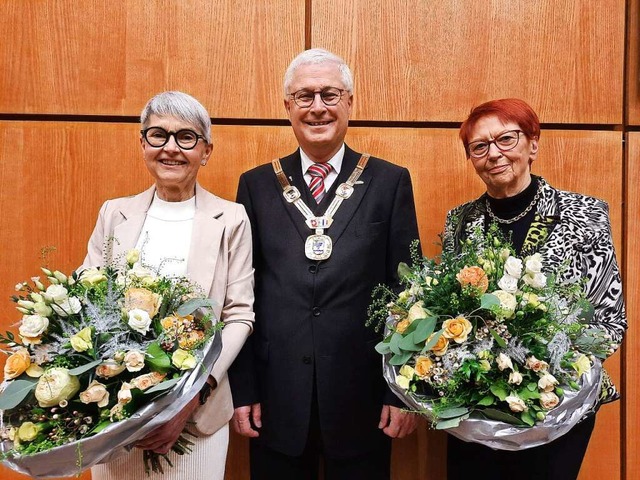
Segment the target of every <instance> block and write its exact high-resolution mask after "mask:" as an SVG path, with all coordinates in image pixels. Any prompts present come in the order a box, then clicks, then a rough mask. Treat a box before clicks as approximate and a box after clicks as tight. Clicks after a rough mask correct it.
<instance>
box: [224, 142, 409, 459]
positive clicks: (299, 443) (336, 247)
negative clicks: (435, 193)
mask: <svg viewBox="0 0 640 480" xmlns="http://www.w3.org/2000/svg"><path fill="white" fill-rule="evenodd" d="M359 159H360V154H358V153H356V152H354V151H353V150H351V149H349V148H348V147H347V148H346V151H345V156H344V160H343V164H342V169H341V172H340V174H339V176H338V178H337V180H336V181H335V182H334V184H333V186H332V188H331V190H330V191H329V194H328V195H325V197H324V199H323V201H322V203H321V204H320V205H318V206H317V207H318V208H316V209H315V211H316V214H320V213H321V212H322V213H323V212H324V211H325V210H326V208H327V207H328V205H329V203H330V202H331V200H332V199H333V197H334V195H333V192H334V191H335V189H336V187H337V186H338V185H339V184H340V183H342V182H345V181H346V180H347V178H348V177H349V175H350V174H351V172H352V171H353V170H354V168H355V166H356V164H357V163H358V160H359ZM281 163H282V168H283V170H284V172H285V174H286V175H287V177H289V178H290V182H291V184H292V185H295V186H296V187H298V189H299V190H300V192H301V194H302V198H303V199H304V201H305V203H306V204H307V205H308V206H309V207H310V208H311V209H312V210H313V209H314V207H315V201H314V200H313V197H312V196H311V194H310V192H309V189H308V187H307V186H306V183H305V181H304V178H303V175H302V170H301V160H300V153H299V151H296V152H295V153H293V154H292V155H289V156H288V157H285V158H283V159H282V160H281ZM360 180H361V181H362V184H358V185H356V186H355V191H354V193H353V195H352V196H351V198H349V199H348V200H345V201H344V202H343V203H342V206H341V207H340V209H339V210H338V212H337V214H336V215H335V220H334V223H333V225H332V226H331V227H330V228H329V229H328V230H326V231H325V234H328V235H329V236H330V237H331V238H332V240H333V253H332V254H331V257H330V258H329V259H328V260H325V261H312V260H309V259H307V258H306V257H305V254H304V242H305V240H306V238H307V236H309V235H310V234H312V233H313V232H312V231H311V230H310V229H309V228H308V227H307V226H306V225H305V223H304V217H303V216H302V214H301V213H300V212H299V211H298V210H297V208H295V207H294V206H293V205H292V204H288V203H286V201H285V199H284V198H283V196H282V188H281V187H280V185H279V183H278V181H277V178H276V176H275V174H274V172H273V169H272V167H271V164H266V165H262V166H260V167H257V168H255V169H253V170H251V171H249V172H246V173H245V174H243V175H242V176H241V178H240V184H239V187H238V198H237V201H238V202H239V203H241V204H243V205H244V206H245V208H246V210H247V214H248V215H249V219H250V221H251V224H252V232H253V240H254V267H255V275H256V291H255V293H256V301H255V312H256V323H255V331H254V334H253V335H252V336H251V337H250V338H249V341H248V342H247V343H246V344H245V347H244V348H243V350H242V351H241V353H240V355H239V357H238V358H237V360H236V362H235V363H234V365H233V366H232V368H231V370H230V381H231V387H232V394H233V398H234V405H235V406H236V407H238V406H243V405H249V404H251V403H257V402H260V403H261V404H262V429H261V432H260V441H261V442H262V443H263V444H265V445H267V446H268V447H269V448H272V449H274V450H277V451H280V452H282V453H284V454H287V455H293V456H297V455H300V454H301V453H302V450H303V448H304V445H305V442H306V439H307V434H308V428H309V418H310V411H311V405H312V398H313V392H314V378H315V391H316V393H317V402H318V410H319V419H320V429H321V431H322V436H323V442H324V447H325V451H326V452H327V454H329V455H331V456H333V457H349V456H355V455H360V454H362V453H364V452H366V451H368V450H371V449H372V448H377V447H379V446H380V442H383V441H384V436H383V433H382V432H381V431H380V430H379V429H378V422H379V418H380V411H381V408H382V405H383V403H385V404H389V403H392V404H395V405H401V404H399V403H397V402H396V401H395V400H396V399H395V398H394V397H393V395H392V394H391V393H390V392H389V390H388V389H387V387H386V385H385V382H384V380H383V377H382V360H381V357H380V355H379V354H378V353H376V352H375V350H374V346H375V344H376V343H377V342H378V341H379V340H380V334H377V333H376V332H375V331H374V330H373V328H371V327H366V326H365V321H366V318H367V306H368V305H369V303H370V301H371V291H372V289H373V287H374V286H375V285H377V284H379V283H387V284H396V283H397V274H396V271H397V267H398V263H399V262H402V261H404V262H407V261H409V244H410V243H411V241H412V240H414V239H417V238H418V227H417V222H416V213H415V206H414V201H413V191H412V188H411V179H410V177H409V172H408V170H407V169H405V168H401V167H398V166H396V165H393V164H390V163H388V162H386V161H384V160H380V159H378V158H373V157H372V158H371V159H370V160H369V163H368V165H367V167H366V169H365V170H364V172H363V173H362V175H361V177H360ZM314 373H315V377H314Z"/></svg>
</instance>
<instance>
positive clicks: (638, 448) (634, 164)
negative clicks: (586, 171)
mask: <svg viewBox="0 0 640 480" xmlns="http://www.w3.org/2000/svg"><path fill="white" fill-rule="evenodd" d="M627 145H628V146H629V151H628V157H627V159H628V160H627V192H626V202H627V236H626V242H627V244H626V271H625V274H626V275H625V285H624V286H625V292H626V299H627V315H628V316H629V319H630V322H629V325H630V326H631V328H629V331H628V333H627V338H626V340H625V345H624V347H623V350H624V365H625V376H624V379H625V389H624V394H625V395H624V397H623V401H624V407H625V417H626V421H625V429H624V439H625V456H624V459H623V460H624V461H625V466H626V478H627V479H628V480H633V479H636V478H640V400H638V399H639V398H640V377H639V376H638V367H639V366H640V333H639V332H638V328H637V319H638V315H640V298H638V292H640V214H638V212H640V132H632V133H629V135H628V143H627Z"/></svg>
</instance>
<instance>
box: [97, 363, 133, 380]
mask: <svg viewBox="0 0 640 480" xmlns="http://www.w3.org/2000/svg"><path fill="white" fill-rule="evenodd" d="M125 368H126V367H125V366H124V365H123V364H121V363H116V361H115V360H113V359H109V360H105V362H104V363H103V364H101V365H98V367H97V368H96V375H97V376H99V377H102V378H111V377H115V376H117V375H120V374H121V373H122V372H124V369H125Z"/></svg>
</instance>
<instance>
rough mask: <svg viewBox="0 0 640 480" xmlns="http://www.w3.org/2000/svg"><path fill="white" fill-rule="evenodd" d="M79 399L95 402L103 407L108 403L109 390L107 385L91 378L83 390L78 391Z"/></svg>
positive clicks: (85, 401)
mask: <svg viewBox="0 0 640 480" xmlns="http://www.w3.org/2000/svg"><path fill="white" fill-rule="evenodd" d="M80 401H81V402H82V403H85V404H88V403H97V404H98V407H100V408H103V407H106V406H107V405H108V404H109V391H108V390H107V387H106V386H105V385H104V384H102V383H100V382H98V381H97V380H93V381H92V382H91V383H90V384H89V386H88V387H87V389H86V390H85V391H84V392H80Z"/></svg>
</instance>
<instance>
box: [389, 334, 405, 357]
mask: <svg viewBox="0 0 640 480" xmlns="http://www.w3.org/2000/svg"><path fill="white" fill-rule="evenodd" d="M400 340H402V335H400V334H399V333H398V332H395V333H394V334H393V335H391V340H390V341H389V348H390V349H391V351H392V352H393V353H395V354H396V355H402V350H401V349H400V347H399V346H398V344H399V343H400Z"/></svg>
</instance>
